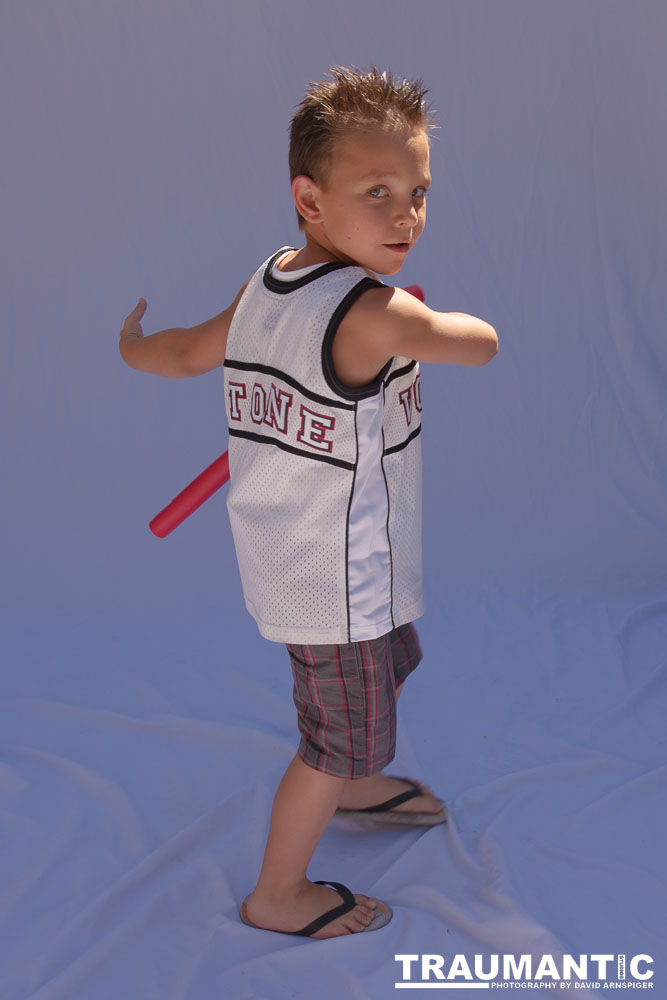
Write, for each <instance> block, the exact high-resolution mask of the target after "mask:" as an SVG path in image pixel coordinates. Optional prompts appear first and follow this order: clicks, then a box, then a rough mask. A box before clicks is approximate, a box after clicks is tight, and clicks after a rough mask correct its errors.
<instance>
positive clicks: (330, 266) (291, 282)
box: [262, 247, 351, 295]
mask: <svg viewBox="0 0 667 1000" xmlns="http://www.w3.org/2000/svg"><path fill="white" fill-rule="evenodd" d="M298 249H299V248H298V247H281V248H280V250H276V252H275V253H274V255H273V257H271V259H270V260H269V262H268V263H267V265H266V267H265V268H264V273H263V274H262V281H263V282H264V287H265V288H268V289H269V291H270V292H280V293H281V294H282V295H284V294H286V293H287V292H293V291H294V289H295V288H303V286H304V285H308V284H309V283H310V282H311V281H315V279H316V278H321V277H322V275H323V274H329V272H330V271H337V270H338V269H339V268H341V267H350V266H351V265H350V264H344V263H343V261H342V260H330V261H327V262H326V263H324V264H322V266H321V267H316V268H314V269H313V270H312V271H309V272H308V274H302V275H301V277H300V278H290V279H287V280H285V281H281V280H280V278H276V277H274V275H272V274H271V270H272V268H273V265H274V264H275V262H276V261H277V260H278V258H279V257H282V256H284V255H285V254H286V253H287V251H288V250H298Z"/></svg>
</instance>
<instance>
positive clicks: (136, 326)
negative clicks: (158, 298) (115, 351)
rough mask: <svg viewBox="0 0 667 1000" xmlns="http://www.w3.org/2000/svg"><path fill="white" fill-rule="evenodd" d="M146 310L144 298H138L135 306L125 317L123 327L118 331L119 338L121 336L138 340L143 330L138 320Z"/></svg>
mask: <svg viewBox="0 0 667 1000" xmlns="http://www.w3.org/2000/svg"><path fill="white" fill-rule="evenodd" d="M145 312H146V299H143V298H142V299H139V301H138V302H137V304H136V306H135V307H134V309H133V310H132V312H131V313H130V314H129V316H126V317H125V322H124V323H123V329H122V330H121V331H120V336H121V340H122V339H123V338H129V339H131V340H140V339H141V338H142V337H143V335H144V331H143V330H142V329H141V323H140V320H141V318H142V316H143V315H144V313H145Z"/></svg>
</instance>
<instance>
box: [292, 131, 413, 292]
mask: <svg viewBox="0 0 667 1000" xmlns="http://www.w3.org/2000/svg"><path fill="white" fill-rule="evenodd" d="M295 180H296V178H295ZM305 180H306V181H307V184H306V185H304V186H302V187H301V188H299V190H300V191H301V192H302V193H303V195H304V197H305V205H306V206H307V207H308V208H309V210H310V215H309V216H306V219H307V223H306V230H305V231H306V235H307V237H308V243H309V244H311V245H312V244H316V246H317V247H319V248H321V249H322V250H326V251H328V252H329V253H330V254H333V255H334V256H335V257H336V258H337V259H339V260H342V261H344V262H345V263H348V264H357V265H361V266H362V267H366V268H367V269H369V270H371V271H375V272H377V273H378V274H396V273H397V272H398V271H400V269H401V267H402V265H403V262H404V260H405V257H406V253H405V252H403V253H401V252H399V251H397V250H395V249H393V250H392V249H391V247H390V246H389V244H396V243H399V242H402V243H404V244H407V249H408V251H409V250H410V249H411V248H412V247H413V246H414V245H415V243H416V242H417V240H418V239H419V237H420V236H421V234H422V230H423V229H424V225H425V223H426V197H425V195H426V189H427V188H428V186H429V184H430V183H431V174H430V169H429V146H428V139H427V136H426V133H425V132H422V131H416V132H415V131H412V132H408V131H401V132H397V133H387V132H380V131H368V132H361V133H359V132H355V133H352V134H348V135H346V136H345V137H344V138H343V139H342V140H341V142H340V143H339V144H338V146H337V147H336V150H335V159H334V163H333V165H332V167H331V173H330V176H329V183H328V184H327V186H326V189H322V188H320V187H319V186H318V185H316V184H315V182H314V181H312V180H310V179H308V178H306V179H305ZM293 190H294V189H293ZM299 209H300V210H301V206H299ZM313 249H316V247H315V246H313ZM404 249H405V247H404ZM316 252H319V251H317V250H316Z"/></svg>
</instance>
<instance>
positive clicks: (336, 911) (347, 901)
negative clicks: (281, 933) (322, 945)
mask: <svg viewBox="0 0 667 1000" xmlns="http://www.w3.org/2000/svg"><path fill="white" fill-rule="evenodd" d="M316 885H330V886H332V887H333V888H334V889H337V890H338V892H339V893H340V894H341V896H342V897H343V902H342V903H341V904H340V906H334V908H333V910H327V912H326V913H323V914H322V916H321V917H316V918H315V920H313V921H312V923H310V924H308V926H307V927H304V928H303V929H302V930H300V931H294V932H293V933H294V934H302V935H303V936H304V937H310V936H311V935H312V934H315V932H316V931H319V929H320V927H324V925H325V924H330V923H331V921H332V920H335V919H336V917H342V916H343V914H344V913H349V912H350V910H353V909H354V907H355V906H356V905H357V901H356V899H355V898H354V896H353V895H352V893H351V892H350V890H349V889H348V887H347V886H346V885H342V884H341V883H340V882H324V881H322V880H321V879H318V880H317V882H316Z"/></svg>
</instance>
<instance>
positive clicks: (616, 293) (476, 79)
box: [0, 0, 667, 1000]
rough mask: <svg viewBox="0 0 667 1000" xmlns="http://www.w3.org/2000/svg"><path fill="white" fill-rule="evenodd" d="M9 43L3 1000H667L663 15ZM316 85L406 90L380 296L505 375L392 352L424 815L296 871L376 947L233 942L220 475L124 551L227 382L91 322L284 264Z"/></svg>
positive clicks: (413, 750)
mask: <svg viewBox="0 0 667 1000" xmlns="http://www.w3.org/2000/svg"><path fill="white" fill-rule="evenodd" d="M0 28H1V30H0V51H1V54H2V58H1V59H0V73H1V74H2V93H3V94H4V100H3V104H2V135H3V155H2V168H1V170H2V180H3V195H4V197H3V207H2V215H3V224H2V238H1V243H2V267H1V269H0V282H1V283H2V302H3V321H2V344H3V351H2V356H3V364H2V382H1V385H0V408H1V411H0V412H1V426H2V468H3V471H4V476H3V490H2V500H3V518H2V565H3V574H2V578H3V595H2V605H1V606H2V648H3V655H2V668H1V678H0V710H1V719H0V725H1V733H2V737H1V742H2V747H1V750H2V756H1V758H0V809H1V812H0V815H1V833H0V838H1V841H2V850H1V851H0V918H1V920H2V926H1V933H0V952H1V954H0V995H2V997H3V1000H24V998H30V1000H118V998H119V997H129V998H132V1000H135V998H136V1000H186V998H187V1000H209V998H213V997H219V996H224V997H230V998H234V1000H274V998H275V1000H278V998H281V1000H282V998H287V997H298V998H312V997H318V998H323V1000H328V998H334V997H336V998H338V997H352V998H354V1000H384V998H385V997H391V996H394V995H395V985H394V984H395V983H397V982H402V965H401V963H400V962H398V961H397V960H396V959H395V955H397V954H414V955H422V954H427V953H428V954H439V955H442V956H443V958H444V970H445V973H446V971H447V968H448V966H449V965H450V963H451V962H452V961H453V960H454V957H455V956H456V955H459V956H464V957H465V958H466V960H467V961H468V963H469V964H470V965H471V967H472V966H473V963H474V959H475V956H476V955H479V956H482V958H483V959H484V961H485V962H486V963H487V966H486V967H487V968H488V961H489V960H490V957H491V956H492V955H500V956H501V957H502V955H504V954H515V955H521V954H526V955H528V956H530V957H531V958H532V962H533V968H535V966H536V965H537V964H538V962H539V961H540V960H542V958H543V956H545V955H548V954H551V955H553V956H555V957H556V958H558V957H559V956H563V955H566V954H571V955H574V956H579V955H588V956H590V955H594V954H609V955H612V956H617V955H619V954H624V955H626V956H627V961H628V963H629V962H630V958H631V957H632V956H635V955H641V954H643V955H648V956H650V957H651V958H652V964H648V963H646V964H645V965H644V966H641V969H644V968H646V969H649V970H650V971H651V972H652V973H653V976H652V979H651V983H652V984H653V994H652V995H653V996H654V997H655V1000H660V998H665V997H667V961H666V959H667V949H666V947H665V942H664V933H663V932H664V928H665V922H666V920H667V905H666V900H667V894H666V893H665V889H666V884H665V883H666V871H665V860H664V848H663V840H664V829H665V821H666V819H667V817H666V815H665V814H666V811H667V810H666V808H665V787H666V776H667V767H666V766H665V754H666V746H665V717H666V712H667V698H666V696H665V673H666V661H665V649H666V644H667V559H666V557H667V496H666V486H667V463H666V461H665V452H666V450H667V445H666V440H667V439H666V431H667V420H666V418H667V409H666V405H665V396H666V394H665V390H666V388H667V384H666V378H665V370H666V367H667V342H666V338H665V321H664V315H665V301H664V287H665V273H666V260H665V257H666V255H665V232H666V227H665V205H666V199H665V193H664V177H665V176H666V175H667V148H666V146H667V143H666V138H665V136H666V130H665V107H666V97H667V94H666V90H667V86H666V84H667V77H666V74H665V69H664V65H665V64H664V39H665V30H666V29H667V8H665V6H664V4H662V3H661V2H660V0H643V2H642V3H640V4H632V3H629V2H625V3H623V2H619V0H586V2H576V0H559V2H558V3H555V2H545V0H538V2H535V0H497V2H492V0H487V2H480V0H469V2H465V0H423V2H422V3H420V4H416V5H408V4H406V3H397V2H395V0H360V2H352V0H331V2H329V3H326V4H324V3H318V2H315V3H313V2H312V0H310V2H307V0H285V2H283V3H278V2H270V0H243V2H241V0H230V2H227V3H224V4H223V3H215V2H213V0H197V2H195V3H185V2H180V0H165V2H161V3H157V2H155V0H140V2H135V3H129V2H127V0H120V2H116V3H113V4H112V3H97V4H89V3H83V2H81V0H61V2H60V3H58V4H51V3H46V2H44V0H36V2H31V3H19V2H17V0H10V2H6V3H5V4H4V5H3V9H2V12H1V13H0ZM336 63H338V64H342V65H348V66H359V67H363V68H369V67H370V66H371V65H372V64H374V65H376V66H377V67H378V68H379V69H391V70H392V71H393V72H394V73H396V74H397V75H399V76H404V77H412V78H421V79H422V80H423V82H424V84H425V85H426V86H427V87H428V88H429V93H428V94H427V100H428V101H429V102H430V104H431V106H432V107H433V108H434V109H435V110H436V111H437V113H438V121H439V124H440V126H441V127H440V129H439V130H437V131H436V132H435V133H434V135H435V138H434V139H433V143H432V153H431V169H432V173H433V178H434V183H433V187H432V190H431V192H430V193H429V195H428V209H427V226H426V230H425V232H424V235H423V236H422V238H421V240H420V242H419V244H418V245H417V247H416V249H415V250H414V251H413V252H412V253H411V255H410V257H409V259H408V260H407V261H406V263H405V265H404V267H403V270H402V272H401V273H400V275H397V276H395V277H394V278H389V277H388V278H387V281H388V283H390V284H391V283H394V284H401V285H406V284H410V283H414V282H417V283H419V284H421V285H422V287H423V289H424V291H425V294H426V301H427V303H428V304H429V305H430V306H431V307H432V308H434V309H437V310H442V311H460V312H469V313H472V314H474V315H477V316H480V317H482V318H483V319H485V320H487V321H488V322H490V323H492V324H493V325H494V326H495V328H496V330H497V332H498V337H499V350H498V353H497V355H496V357H495V358H493V360H492V361H491V362H490V363H489V364H487V365H485V366H483V367H457V366H448V365H441V366H437V365H428V364H423V365H422V372H423V374H422V400H423V421H424V424H423V456H424V502H423V515H424V580H425V595H426V613H425V615H424V617H423V618H421V619H420V620H419V621H418V622H417V627H418V630H419V634H420V636H421V640H422V645H423V648H424V653H425V656H424V660H423V662H422V664H421V665H420V667H419V669H418V671H417V672H416V673H415V675H414V676H413V677H412V678H411V680H410V683H409V684H407V685H406V690H405V692H404V694H403V696H402V698H401V702H400V706H399V738H398V748H397V755H396V758H395V760H394V761H393V762H392V765H391V767H390V768H389V773H393V774H398V775H408V776H412V777H418V778H420V779H421V780H424V781H426V782H428V783H429V785H430V786H431V788H433V790H434V791H435V792H436V793H437V794H439V795H440V796H442V797H443V798H444V799H445V801H446V802H447V804H448V808H449V823H448V824H446V825H445V826H440V827H436V828H433V829H427V830H424V829H421V830H419V829H413V830H410V829H405V830H402V831H400V830H399V831H396V830H386V829H383V830H380V831H378V832H373V830H372V829H369V828H360V827H355V826H354V824H351V823H350V821H345V822H341V821H339V820H335V821H333V822H332V824H331V825H330V827H329V828H328V830H327V832H326V833H325V836H324V838H323V840H322V841H321V843H320V844H319V846H318V848H317V850H316V853H315V856H314V858H313V861H312V863H311V866H310V868H309V872H308V874H309V876H310V877H311V878H313V879H317V878H324V879H333V880H336V881H341V882H344V883H345V884H347V885H348V886H350V887H351V888H352V890H353V891H355V892H367V893H370V894H373V895H377V896H379V897H380V898H383V899H386V900H387V901H389V902H390V903H391V905H392V906H393V908H394V919H393V921H392V922H391V923H390V924H389V926H388V927H387V928H385V929H383V930H382V931H380V932H378V933H375V934H373V935H372V937H370V936H363V935H351V936H348V937H346V938H339V939H336V940H333V941H332V940H328V941H311V940H306V939H300V938H296V937H289V936H286V935H278V934H270V933H267V932H264V931H256V930H253V929H251V928H249V927H246V926H245V925H244V924H242V923H241V921H240V919H239V917H238V907H239V904H240V902H241V900H242V898H243V897H244V896H245V895H246V894H247V893H248V892H249V891H250V890H251V889H252V888H253V886H254V884H255V880H256V877H257V874H258V872H259V866H260V863H261V859H262V853H263V849H264V843H265V839H266V834H267V830H268V821H269V812H270V806H271V802H272V798H273V794H274V792H275V789H276V787H277V784H278V782H279V780H280V778H281V776H282V773H283V771H284V769H285V767H286V766H287V764H288V763H289V761H290V760H291V758H292V756H293V754H294V752H295V749H296V745H297V742H298V732H297V728H296V710H295V708H294V705H293V702H292V678H291V673H290V668H289V659H288V656H287V652H286V650H285V648H284V647H283V646H281V645H279V644H277V643H271V642H268V641H267V640H264V639H262V637H261V636H260V635H259V633H258V631H257V629H256V626H255V624H254V622H253V620H252V619H251V618H250V616H249V615H248V614H247V612H246V610H245V607H244V604H243V598H242V593H241V588H240V581H239V577H238V570H237V567H236V561H235V555H234V549H233V543H232V538H231V532H230V529H229V523H228V520H227V513H226V508H225V488H224V487H223V489H222V490H220V491H219V492H218V493H216V494H215V495H214V496H213V497H212V498H211V499H210V500H209V501H207V503H206V504H205V505H204V506H203V507H201V508H200V510H199V511H198V512H197V513H196V514H194V515H193V516H192V517H190V518H189V519H188V520H187V521H186V522H185V523H183V524H182V525H181V526H180V527H179V528H177V529H176V530H175V531H174V533H173V534H172V535H170V536H169V537H168V538H165V539H163V540H158V539H157V538H155V537H154V536H153V535H152V534H151V532H150V531H149V529H148V522H149V520H150V519H151V518H152V517H153V516H154V515H155V514H156V513H157V512H158V510H160V509H161V508H162V507H164V506H165V504H166V503H168V501H169V500H171V499H172V497H173V496H175V495H176V493H178V492H179V490H180V489H182V488H183V487H184V486H185V485H186V484H187V483H188V482H190V480H192V479H193V478H194V477H195V476H196V475H197V474H198V473H199V472H200V471H201V470H202V469H203V468H204V467H205V466H207V465H208V464H209V463H210V462H212V461H213V459H215V458H216V457H217V456H218V455H219V454H220V453H221V452H223V451H224V450H225V448H226V446H227V427H226V421H225V412H224V399H223V370H222V369H221V368H220V369H217V370H216V371H213V372H210V373H208V374H206V375H204V376H200V377H197V378H190V379H167V378H160V377H157V376H154V375H150V374H146V373H142V372H137V371H135V370H133V369H130V368H129V367H127V366H126V365H125V364H124V363H123V361H122V359H121V357H120V354H119V352H118V331H119V330H120V327H121V325H122V323H123V320H124V318H125V316H126V315H127V314H128V313H129V312H130V310H131V309H132V308H133V307H134V305H135V304H136V302H137V299H138V298H139V296H144V297H145V298H146V300H147V302H148V308H147V311H146V314H145V317H144V320H143V329H144V333H145V334H150V333H154V332H155V331H157V330H160V329H164V328H165V327H173V326H190V325H194V324H196V323H199V322H201V321H202V320H204V319H207V318H209V317H210V316H213V315H215V314H216V313H218V312H220V311H221V310H222V309H224V308H226V306H227V305H229V303H230V302H231V301H232V299H233V298H234V296H235V294H236V292H237V290H238V289H239V287H240V286H241V285H242V284H243V282H244V281H245V280H246V279H247V278H248V277H249V276H250V275H251V274H252V273H253V272H254V271H255V270H256V268H257V267H258V266H259V264H260V263H261V262H262V261H263V260H265V259H266V258H267V257H268V256H269V255H270V254H271V253H272V252H273V251H275V250H276V249H278V248H279V247H280V246H283V245H286V244H290V245H296V246H301V245H302V244H303V238H302V236H301V234H299V232H298V230H297V227H296V217H295V212H294V206H293V203H292V200H291V196H290V185H289V170H288V162H287V151H288V125H289V119H290V117H291V115H292V114H293V113H294V111H295V110H296V107H297V105H298V103H299V102H300V100H301V99H302V97H303V93H304V89H305V87H306V85H307V83H308V81H309V80H317V79H322V78H324V77H325V76H326V75H327V71H328V68H329V66H331V65H334V64H336ZM660 178H662V181H660ZM501 960H502V959H501ZM616 970H617V965H616V958H615V957H614V961H613V962H612V963H611V964H610V965H609V967H608V977H609V979H611V980H616V979H617V972H616ZM589 971H590V974H589V975H588V977H587V978H588V980H589V982H593V983H594V982H595V981H597V982H598V984H599V985H598V987H595V986H594V985H593V987H592V988H591V989H590V990H589V992H592V993H594V994H595V995H599V996H602V995H606V993H604V992H603V988H604V981H603V980H602V977H601V975H599V974H598V972H597V966H594V965H591V966H590V967H589ZM413 973H414V976H416V977H417V978H419V977H420V973H419V969H418V966H417V965H415V966H414V968H413ZM627 974H628V976H629V975H630V970H629V965H628V972H627ZM434 981H435V980H434ZM440 982H442V981H440ZM448 982H449V985H450V987H452V984H453V988H451V992H450V993H449V994H447V995H463V989H462V988H458V987H457V985H456V983H462V982H464V980H462V979H460V978H459V979H458V980H456V979H450V980H448ZM559 993H560V995H561V996H578V995H580V990H579V989H575V988H574V985H573V984H572V985H570V986H569V987H567V988H563V989H561V990H560V991H559ZM468 995H469V994H468V992H467V990H466V992H465V996H468Z"/></svg>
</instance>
